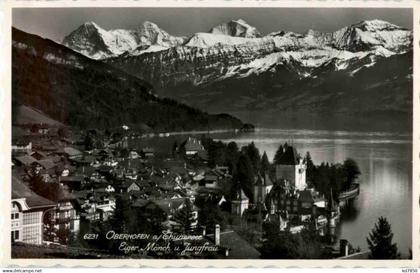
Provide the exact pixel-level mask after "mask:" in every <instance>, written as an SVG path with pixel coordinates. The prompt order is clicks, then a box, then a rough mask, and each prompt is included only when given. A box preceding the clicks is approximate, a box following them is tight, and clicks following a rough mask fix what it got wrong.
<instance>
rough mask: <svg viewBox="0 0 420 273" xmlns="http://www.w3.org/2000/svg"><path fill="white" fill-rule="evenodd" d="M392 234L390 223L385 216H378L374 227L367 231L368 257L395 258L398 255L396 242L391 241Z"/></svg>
mask: <svg viewBox="0 0 420 273" xmlns="http://www.w3.org/2000/svg"><path fill="white" fill-rule="evenodd" d="M393 236H394V234H393V233H392V230H391V225H390V224H389V223H388V220H387V219H386V218H385V217H379V219H378V222H377V223H375V227H374V228H373V229H372V231H371V232H370V233H369V237H368V238H367V243H368V246H369V249H370V252H371V254H370V256H369V258H370V259H397V258H398V257H399V253H398V249H397V244H395V243H392V237H393Z"/></svg>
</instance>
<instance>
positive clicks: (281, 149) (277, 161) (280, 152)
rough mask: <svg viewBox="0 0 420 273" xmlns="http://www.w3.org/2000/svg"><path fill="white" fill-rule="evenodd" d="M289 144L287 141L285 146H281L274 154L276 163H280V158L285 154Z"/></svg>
mask: <svg viewBox="0 0 420 273" xmlns="http://www.w3.org/2000/svg"><path fill="white" fill-rule="evenodd" d="M287 146H288V145H287V143H285V144H284V146H283V145H280V146H279V148H278V149H277V151H276V154H275V155H274V159H273V161H274V164H279V162H280V158H281V157H282V156H283V154H284V150H285V149H286V147H287Z"/></svg>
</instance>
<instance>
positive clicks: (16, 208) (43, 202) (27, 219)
mask: <svg viewBox="0 0 420 273" xmlns="http://www.w3.org/2000/svg"><path fill="white" fill-rule="evenodd" d="M55 206H56V204H55V203H54V202H52V201H50V200H48V199H45V198H44V197H41V196H39V195H37V194H36V193H35V192H33V191H32V190H31V189H29V188H28V187H27V186H26V185H25V184H23V182H21V181H19V179H18V178H16V177H12V209H11V240H12V242H24V243H28V244H37V245H40V244H42V241H43V226H44V219H43V218H44V215H45V212H46V211H48V210H51V209H54V208H55Z"/></svg>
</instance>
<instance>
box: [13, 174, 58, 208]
mask: <svg viewBox="0 0 420 273" xmlns="http://www.w3.org/2000/svg"><path fill="white" fill-rule="evenodd" d="M19 198H25V200H26V204H27V205H28V206H29V207H30V208H31V209H33V208H45V207H54V206H55V203H54V202H53V201H51V200H48V199H46V198H44V197H42V196H40V195H38V194H36V193H35V192H33V191H32V190H31V189H30V188H29V187H28V186H26V185H25V184H24V183H23V182H22V181H20V180H19V179H18V178H17V177H15V176H12V199H19Z"/></svg>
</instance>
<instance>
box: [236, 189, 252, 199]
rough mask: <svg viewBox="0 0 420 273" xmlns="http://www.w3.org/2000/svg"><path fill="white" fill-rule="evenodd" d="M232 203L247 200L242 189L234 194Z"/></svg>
mask: <svg viewBox="0 0 420 273" xmlns="http://www.w3.org/2000/svg"><path fill="white" fill-rule="evenodd" d="M233 200H234V201H244V200H249V199H248V197H246V195H245V193H244V191H243V190H242V189H239V190H238V191H237V192H236V195H235V198H234V199H233Z"/></svg>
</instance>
